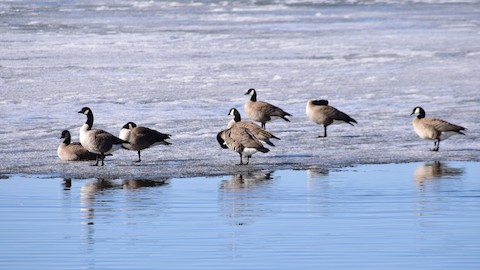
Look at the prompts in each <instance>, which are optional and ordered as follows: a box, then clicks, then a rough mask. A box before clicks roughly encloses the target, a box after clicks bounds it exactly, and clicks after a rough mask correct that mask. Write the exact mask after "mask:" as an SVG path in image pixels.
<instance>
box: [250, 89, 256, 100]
mask: <svg viewBox="0 0 480 270" xmlns="http://www.w3.org/2000/svg"><path fill="white" fill-rule="evenodd" d="M252 92H253V94H252V97H251V98H250V101H254V102H255V101H257V91H255V90H252Z"/></svg>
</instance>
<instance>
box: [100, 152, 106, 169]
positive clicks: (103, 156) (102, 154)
mask: <svg viewBox="0 0 480 270" xmlns="http://www.w3.org/2000/svg"><path fill="white" fill-rule="evenodd" d="M100 158H101V159H102V166H103V165H104V164H103V160H104V159H105V154H104V153H100Z"/></svg>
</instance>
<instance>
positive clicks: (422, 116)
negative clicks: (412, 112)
mask: <svg viewBox="0 0 480 270" xmlns="http://www.w3.org/2000/svg"><path fill="white" fill-rule="evenodd" d="M419 111H420V112H419V113H418V115H417V118H418V119H422V118H425V111H424V110H423V109H422V108H420V110H419Z"/></svg>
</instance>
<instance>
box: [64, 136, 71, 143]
mask: <svg viewBox="0 0 480 270" xmlns="http://www.w3.org/2000/svg"><path fill="white" fill-rule="evenodd" d="M70 142H71V138H70V133H67V134H65V140H63V143H64V144H66V145H69V144H70Z"/></svg>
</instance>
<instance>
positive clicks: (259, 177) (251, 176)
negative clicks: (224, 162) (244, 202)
mask: <svg viewBox="0 0 480 270" xmlns="http://www.w3.org/2000/svg"><path fill="white" fill-rule="evenodd" d="M272 174H273V171H268V172H263V171H255V172H246V173H242V174H236V175H233V176H232V179H231V180H223V181H222V182H221V183H220V189H222V190H228V191H235V190H242V189H248V188H251V187H254V186H258V185H260V184H262V183H265V181H266V180H271V179H272Z"/></svg>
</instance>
